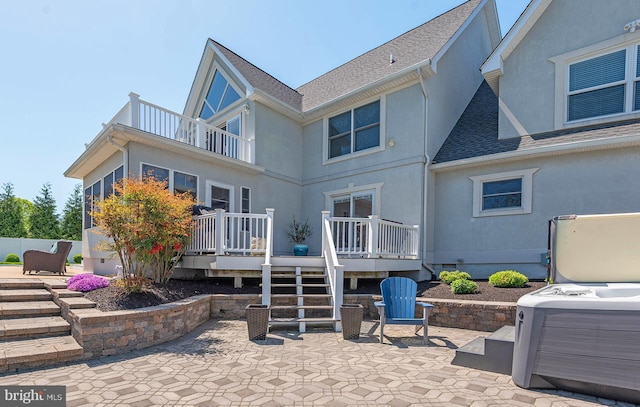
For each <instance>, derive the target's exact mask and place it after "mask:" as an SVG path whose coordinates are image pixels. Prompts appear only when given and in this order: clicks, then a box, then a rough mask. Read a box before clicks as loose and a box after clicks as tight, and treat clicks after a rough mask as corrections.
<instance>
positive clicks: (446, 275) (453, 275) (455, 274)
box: [438, 270, 471, 285]
mask: <svg viewBox="0 0 640 407" xmlns="http://www.w3.org/2000/svg"><path fill="white" fill-rule="evenodd" d="M438 278H439V279H440V280H441V281H442V282H444V283H446V284H448V285H451V283H453V282H454V281H456V280H471V275H469V273H466V272H464V271H459V270H456V271H441V272H440V275H439V276H438Z"/></svg>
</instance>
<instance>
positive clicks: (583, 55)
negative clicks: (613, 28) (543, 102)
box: [549, 31, 640, 130]
mask: <svg viewBox="0 0 640 407" xmlns="http://www.w3.org/2000/svg"><path fill="white" fill-rule="evenodd" d="M638 45H640V31H638V32H634V33H627V34H622V35H618V36H616V37H613V38H610V39H608V40H606V41H602V42H599V43H595V44H591V45H589V46H586V47H583V48H580V49H576V50H572V51H570V52H566V53H564V54H560V55H556V56H553V57H551V58H549V61H551V62H552V63H553V64H554V65H555V106H556V107H557V108H556V109H555V115H554V126H555V129H556V130H559V129H563V128H571V127H578V126H585V125H591V124H599V123H606V122H610V121H611V120H612V119H615V120H620V119H632V118H640V111H633V91H634V89H633V84H634V79H635V75H634V73H635V61H636V60H635V58H637V47H638ZM622 49H626V50H627V53H626V58H627V60H626V63H627V65H626V69H625V80H624V83H625V84H626V87H625V98H626V99H625V111H624V112H623V113H616V114H611V115H606V116H598V117H593V118H585V119H579V120H572V121H568V104H569V103H568V95H569V66H571V65H572V64H575V63H577V62H581V61H587V60H589V59H593V58H596V57H599V56H602V55H606V54H609V53H612V52H616V51H620V50H622ZM611 85H612V84H607V86H611Z"/></svg>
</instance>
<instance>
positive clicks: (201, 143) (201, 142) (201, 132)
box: [196, 117, 207, 148]
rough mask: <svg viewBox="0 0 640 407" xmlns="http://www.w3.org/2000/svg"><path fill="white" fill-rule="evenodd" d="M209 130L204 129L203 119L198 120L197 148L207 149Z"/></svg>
mask: <svg viewBox="0 0 640 407" xmlns="http://www.w3.org/2000/svg"><path fill="white" fill-rule="evenodd" d="M206 136H207V130H206V129H205V128H204V121H203V120H202V119H201V118H199V117H198V118H197V119H196V147H199V148H206V147H207V140H206Z"/></svg>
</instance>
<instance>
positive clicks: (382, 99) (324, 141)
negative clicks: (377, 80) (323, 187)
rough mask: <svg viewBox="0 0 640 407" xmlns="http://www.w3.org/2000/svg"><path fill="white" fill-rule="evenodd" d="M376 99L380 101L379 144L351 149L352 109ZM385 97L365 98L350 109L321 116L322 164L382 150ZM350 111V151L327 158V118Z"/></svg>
mask: <svg viewBox="0 0 640 407" xmlns="http://www.w3.org/2000/svg"><path fill="white" fill-rule="evenodd" d="M376 101H378V102H380V122H379V123H380V124H379V128H380V133H379V140H378V141H379V144H378V146H377V147H370V148H366V149H364V150H360V151H353V146H354V143H355V135H354V131H353V111H354V110H355V109H358V108H360V107H363V106H366V105H368V104H371V103H375V102H376ZM386 101H387V97H386V94H382V95H380V96H377V97H375V98H370V99H367V100H366V101H361V102H360V103H358V105H356V106H354V107H351V108H350V109H346V110H341V111H340V112H338V113H333V114H331V115H326V116H324V117H323V118H322V165H327V164H333V163H336V162H340V161H344V160H349V159H352V158H356V157H361V156H363V155H369V154H374V153H378V152H380V151H384V150H385V149H386V144H387V142H386V139H387V138H386V133H387V132H386V127H387V120H386V117H387V102H386ZM348 111H349V112H351V147H352V151H351V152H350V153H347V154H343V155H340V156H337V157H333V158H329V119H330V118H332V117H335V116H338V115H340V114H342V113H346V112H348Z"/></svg>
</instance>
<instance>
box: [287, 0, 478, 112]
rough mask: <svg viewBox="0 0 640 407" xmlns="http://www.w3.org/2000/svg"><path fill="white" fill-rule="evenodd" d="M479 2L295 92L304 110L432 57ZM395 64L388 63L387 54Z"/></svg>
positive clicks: (339, 68) (388, 43)
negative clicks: (392, 57)
mask: <svg viewBox="0 0 640 407" xmlns="http://www.w3.org/2000/svg"><path fill="white" fill-rule="evenodd" d="M480 2H481V0H470V1H467V2H466V3H463V4H461V5H460V6H458V7H456V8H454V9H452V10H449V11H447V12H446V13H444V14H441V15H440V16H438V17H436V18H434V19H432V20H430V21H428V22H426V23H424V24H422V25H421V26H419V27H416V28H414V29H413V30H411V31H408V32H406V33H405V34H402V35H400V36H399V37H396V38H394V39H393V40H391V41H389V42H387V43H385V44H383V45H381V46H379V47H377V48H375V49H373V50H371V51H369V52H367V53H365V54H363V55H360V56H359V57H357V58H355V59H353V60H351V61H349V62H347V63H345V64H344V65H341V66H339V67H337V68H335V69H334V70H332V71H330V72H327V73H326V74H324V75H322V76H320V77H318V78H316V79H314V80H312V81H311V82H309V83H307V84H305V85H302V86H300V87H299V88H298V89H296V90H297V91H298V92H299V93H301V94H303V95H304V97H303V101H302V110H303V111H307V110H309V109H312V108H314V107H317V106H319V105H321V104H323V103H326V102H329V101H331V100H333V99H335V98H337V97H340V96H342V95H345V94H348V93H350V92H352V91H354V90H356V89H359V88H361V87H363V86H365V85H367V84H370V83H372V82H375V81H377V80H380V79H383V78H385V77H387V76H389V75H392V74H394V73H396V72H399V71H401V70H403V69H405V68H408V67H411V66H413V65H416V64H417V63H420V62H423V61H425V60H428V59H433V57H434V56H436V54H437V53H438V51H440V49H442V47H443V46H444V45H445V44H446V43H447V41H449V39H451V38H452V37H453V35H454V34H455V33H456V31H457V30H458V29H459V28H460V27H461V26H462V24H464V22H465V21H466V20H467V19H468V18H469V16H470V15H471V13H472V12H473V10H475V8H476V7H477V6H478V4H480ZM390 54H393V56H394V58H395V60H396V62H395V63H393V64H389V55H390Z"/></svg>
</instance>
